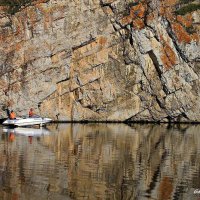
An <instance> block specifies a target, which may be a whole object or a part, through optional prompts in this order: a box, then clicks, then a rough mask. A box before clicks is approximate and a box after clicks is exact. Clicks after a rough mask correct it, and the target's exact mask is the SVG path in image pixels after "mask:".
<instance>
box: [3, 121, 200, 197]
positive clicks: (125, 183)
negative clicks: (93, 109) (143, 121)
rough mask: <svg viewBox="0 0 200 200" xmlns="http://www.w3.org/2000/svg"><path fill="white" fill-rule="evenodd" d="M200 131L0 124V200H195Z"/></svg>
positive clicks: (190, 127)
mask: <svg viewBox="0 0 200 200" xmlns="http://www.w3.org/2000/svg"><path fill="white" fill-rule="evenodd" d="M195 189H200V126H199V125H195V126H193V125H181V126H180V127H177V126H173V127H167V125H132V126H128V125H124V124H86V125H85V124H74V125H71V124H59V125H51V126H48V130H47V129H43V130H40V129H35V130H34V129H19V128H17V129H15V130H13V129H10V130H6V129H4V128H3V127H0V200H21V199H22V200H40V199H41V200H43V199H44V200H45V199H48V200H49V199H52V200H62V199H65V200H66V199H92V200H93V199H94V200H95V199H120V200H121V199H142V200H143V199H154V200H155V199H160V200H165V199H181V200H182V199H188V200H189V199H191V200H193V199H200V194H194V190H195Z"/></svg>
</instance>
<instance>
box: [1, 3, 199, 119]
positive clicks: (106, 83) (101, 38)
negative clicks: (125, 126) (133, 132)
mask: <svg viewBox="0 0 200 200" xmlns="http://www.w3.org/2000/svg"><path fill="white" fill-rule="evenodd" d="M188 3H189V4H188ZM191 5H192V6H193V7H195V9H187V8H190V7H189V6H191ZM185 8H186V9H185ZM198 8H199V3H198V1H197V2H196V1H191V3H190V1H187V0H180V1H179V0H162V1H161V0H151V1H149V0H140V1H139V0H49V1H47V0H43V1H42V0H38V1H34V2H33V3H31V4H28V5H27V6H22V7H21V8H20V9H19V10H17V11H16V12H15V13H12V14H9V12H8V9H9V8H8V6H7V7H6V6H1V8H0V44H1V45H0V117H1V118H2V117H5V114H6V113H5V111H4V109H5V108H6V107H7V106H9V107H10V108H12V109H14V110H15V111H16V112H17V114H18V115H24V114H26V113H27V112H28V110H29V108H30V107H33V108H34V109H35V110H36V112H37V113H42V115H45V116H49V117H51V118H53V119H55V120H68V121H81V120H97V121H141V120H146V121H199V122H200V103H199V102H200V87H199V86H200V80H199V77H200V65H199V58H200V45H199V31H200V28H199V23H200V11H199V10H198Z"/></svg>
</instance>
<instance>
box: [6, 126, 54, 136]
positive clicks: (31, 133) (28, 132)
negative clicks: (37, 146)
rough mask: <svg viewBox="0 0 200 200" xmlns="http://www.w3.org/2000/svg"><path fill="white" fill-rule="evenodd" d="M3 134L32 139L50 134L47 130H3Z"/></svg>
mask: <svg viewBox="0 0 200 200" xmlns="http://www.w3.org/2000/svg"><path fill="white" fill-rule="evenodd" d="M3 132H4V133H8V134H11V135H14V134H18V135H24V136H32V137H34V136H35V137H38V136H42V135H49V134H51V132H50V131H49V130H48V129H47V128H19V127H18V128H3Z"/></svg>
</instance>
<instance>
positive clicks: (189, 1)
mask: <svg viewBox="0 0 200 200" xmlns="http://www.w3.org/2000/svg"><path fill="white" fill-rule="evenodd" d="M193 1H195V0H180V3H181V4H186V3H192V2H193Z"/></svg>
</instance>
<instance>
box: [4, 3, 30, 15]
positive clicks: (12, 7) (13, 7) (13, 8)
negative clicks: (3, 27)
mask: <svg viewBox="0 0 200 200" xmlns="http://www.w3.org/2000/svg"><path fill="white" fill-rule="evenodd" d="M32 1H33V0H0V6H8V13H9V14H15V13H16V12H18V11H19V10H20V8H21V7H22V6H25V5H28V4H30V3H31V2H32Z"/></svg>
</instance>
